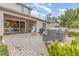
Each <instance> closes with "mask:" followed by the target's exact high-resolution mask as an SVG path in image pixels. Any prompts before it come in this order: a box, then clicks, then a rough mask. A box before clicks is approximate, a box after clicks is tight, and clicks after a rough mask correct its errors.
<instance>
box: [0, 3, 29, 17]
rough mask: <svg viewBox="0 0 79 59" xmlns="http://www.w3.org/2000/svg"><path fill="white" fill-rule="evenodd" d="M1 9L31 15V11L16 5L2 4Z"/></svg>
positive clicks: (0, 4)
mask: <svg viewBox="0 0 79 59" xmlns="http://www.w3.org/2000/svg"><path fill="white" fill-rule="evenodd" d="M0 7H4V8H6V9H7V8H8V9H11V10H14V11H17V12H21V13H25V14H28V15H30V10H29V9H28V8H25V7H23V6H21V5H19V4H16V3H0Z"/></svg>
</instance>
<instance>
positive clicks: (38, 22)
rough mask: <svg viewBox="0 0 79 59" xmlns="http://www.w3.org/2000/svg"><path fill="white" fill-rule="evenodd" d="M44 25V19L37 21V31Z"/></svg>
mask: <svg viewBox="0 0 79 59" xmlns="http://www.w3.org/2000/svg"><path fill="white" fill-rule="evenodd" d="M42 27H43V22H42V21H37V23H36V28H37V32H39V29H40V28H42Z"/></svg>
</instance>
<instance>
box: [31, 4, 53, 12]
mask: <svg viewBox="0 0 79 59" xmlns="http://www.w3.org/2000/svg"><path fill="white" fill-rule="evenodd" d="M32 6H35V7H37V8H41V9H43V10H45V11H47V12H48V13H51V12H52V9H51V8H48V7H46V6H43V5H40V4H39V3H33V4H32Z"/></svg>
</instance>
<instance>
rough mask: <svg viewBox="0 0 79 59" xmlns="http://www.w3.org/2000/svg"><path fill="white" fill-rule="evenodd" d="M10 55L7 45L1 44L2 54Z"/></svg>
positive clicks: (0, 50) (0, 52) (0, 51)
mask: <svg viewBox="0 0 79 59" xmlns="http://www.w3.org/2000/svg"><path fill="white" fill-rule="evenodd" d="M6 55H8V50H7V46H5V45H4V44H2V45H0V56H6Z"/></svg>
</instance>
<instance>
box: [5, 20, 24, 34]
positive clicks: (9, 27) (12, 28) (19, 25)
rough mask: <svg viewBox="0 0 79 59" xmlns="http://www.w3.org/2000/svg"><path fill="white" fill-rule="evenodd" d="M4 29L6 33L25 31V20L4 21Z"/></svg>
mask: <svg viewBox="0 0 79 59" xmlns="http://www.w3.org/2000/svg"><path fill="white" fill-rule="evenodd" d="M4 31H5V33H18V32H25V22H22V21H13V20H5V21H4Z"/></svg>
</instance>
